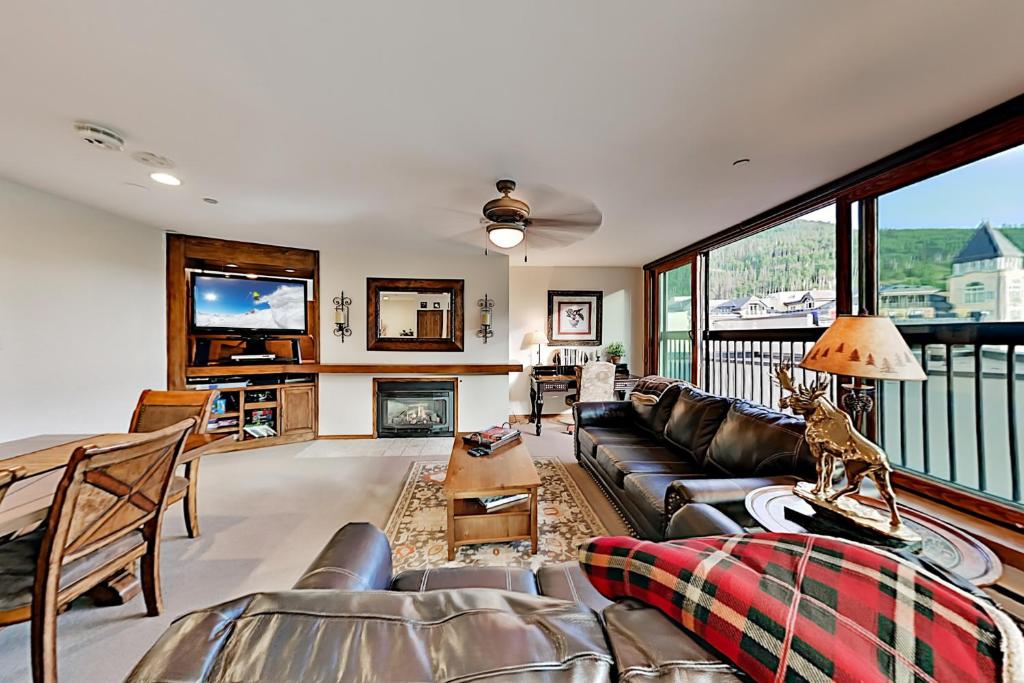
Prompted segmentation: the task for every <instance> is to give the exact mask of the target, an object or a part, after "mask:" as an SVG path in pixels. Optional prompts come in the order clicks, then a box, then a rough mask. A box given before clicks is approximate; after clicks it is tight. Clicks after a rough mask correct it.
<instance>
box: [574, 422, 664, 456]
mask: <svg viewBox="0 0 1024 683" xmlns="http://www.w3.org/2000/svg"><path fill="white" fill-rule="evenodd" d="M576 432H577V434H578V437H577V438H578V439H579V442H580V453H581V454H582V455H585V456H588V457H590V458H593V457H595V456H596V455H597V447H598V446H601V445H603V444H613V443H616V444H626V443H628V444H644V445H651V446H654V445H657V442H656V441H655V440H654V439H652V438H651V437H649V436H646V435H644V434H642V433H641V432H638V431H636V430H635V429H633V428H632V427H577V428H576Z"/></svg>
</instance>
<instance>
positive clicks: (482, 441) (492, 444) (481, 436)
mask: <svg viewBox="0 0 1024 683" xmlns="http://www.w3.org/2000/svg"><path fill="white" fill-rule="evenodd" d="M521 437H522V434H521V433H520V432H519V430H518V429H513V428H512V427H505V426H501V427H491V428H489V429H485V430H483V431H481V432H473V433H472V434H467V435H465V436H463V437H462V441H463V442H464V443H466V444H467V445H469V446H474V447H476V448H483V449H485V450H488V451H490V452H492V453H493V452H494V451H496V450H497V449H499V448H501V447H502V446H505V445H507V444H510V443H512V442H514V441H518V440H519V439H520V438H521Z"/></svg>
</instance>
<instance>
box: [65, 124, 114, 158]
mask: <svg viewBox="0 0 1024 683" xmlns="http://www.w3.org/2000/svg"><path fill="white" fill-rule="evenodd" d="M75 133H77V134H78V137H80V138H82V139H83V140H85V141H86V142H88V143H89V144H90V145H92V146H93V147H99V148H100V149H109V150H111V151H113V152H120V151H121V150H122V149H123V148H124V137H122V136H121V134H120V133H118V132H117V131H115V130H113V129H111V128H107V127H106V126H102V125H100V124H98V123H89V122H88V121H76V122H75Z"/></svg>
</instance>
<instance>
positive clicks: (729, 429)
mask: <svg viewBox="0 0 1024 683" xmlns="http://www.w3.org/2000/svg"><path fill="white" fill-rule="evenodd" d="M575 410H576V415H577V422H576V425H577V429H576V432H577V440H576V457H577V459H578V460H579V462H580V465H582V466H583V468H584V469H586V470H587V471H588V472H590V474H591V475H592V476H593V477H594V479H595V480H596V481H597V482H598V484H600V485H601V487H602V488H603V489H604V491H605V493H607V495H608V497H609V498H610V499H611V500H612V501H613V502H614V503H615V504H616V505H617V506H618V508H619V509H620V511H621V512H622V515H623V517H625V518H626V521H627V522H629V524H630V525H631V526H632V527H633V528H634V529H635V530H636V531H637V532H638V533H639V534H640V535H641V536H642V537H643V538H648V539H652V540H662V539H664V538H666V536H665V534H666V532H667V529H668V528H669V527H670V526H671V528H672V529H675V530H679V529H684V528H685V527H684V526H680V525H670V524H669V522H670V520H671V518H672V516H673V514H675V512H676V511H677V510H679V509H680V508H681V507H683V506H685V505H687V504H689V503H691V502H707V503H709V504H711V505H714V506H716V507H718V508H719V509H720V510H721V511H722V512H725V513H726V514H727V515H728V516H729V517H731V518H732V520H733V522H735V523H737V524H739V525H741V526H750V525H752V523H753V522H752V520H751V519H750V516H749V515H748V514H747V513H746V510H745V508H744V505H743V501H744V498H745V497H746V494H747V493H749V492H750V490H752V489H751V488H750V487H749V485H748V482H744V481H741V480H742V479H748V480H749V483H754V482H755V480H756V479H763V478H765V477H771V476H775V475H790V476H792V477H798V478H800V479H805V480H812V479H814V477H815V469H814V459H813V457H812V456H811V453H810V449H809V448H808V447H807V444H806V441H805V440H804V421H803V419H801V418H798V417H793V416H791V415H786V414H783V413H779V412H776V411H774V410H770V409H769V408H765V407H763V406H759V405H755V404H752V403H749V402H746V401H740V400H735V399H729V398H724V397H721V396H715V395H713V394H708V393H706V392H703V391H700V390H699V389H696V388H694V387H692V386H688V385H682V384H681V385H675V386H673V387H671V388H670V389H669V390H667V391H665V392H664V393H663V394H662V397H661V400H660V401H659V402H658V404H657V405H656V406H644V405H643V404H642V403H638V402H637V401H620V402H618V403H616V402H607V401H605V402H599V403H586V402H582V403H578V404H577V405H576V406H575ZM662 417H663V418H664V428H663V431H662V432H661V433H660V434H653V433H652V432H651V431H650V430H651V429H653V428H655V427H656V426H657V425H658V424H660V420H661V419H662ZM674 480H683V481H686V482H687V483H688V484H692V485H693V486H694V490H699V487H700V485H699V484H697V483H696V482H701V481H707V482H711V483H710V484H709V485H708V486H709V490H714V491H718V492H721V493H725V492H726V491H728V492H729V493H728V494H727V495H724V496H721V497H719V498H717V499H711V498H714V496H712V497H711V498H709V499H707V500H704V499H703V498H702V499H701V500H690V499H689V498H687V497H686V496H685V495H682V494H683V493H684V489H680V490H679V491H677V492H676V494H675V495H673V491H674V489H670V488H669V484H671V483H672V481H674ZM786 481H792V479H786ZM717 482H722V483H721V484H718V483H717ZM758 485H764V484H760V483H758ZM666 495H667V496H668V498H667V499H666ZM668 538H671V536H669V537H668Z"/></svg>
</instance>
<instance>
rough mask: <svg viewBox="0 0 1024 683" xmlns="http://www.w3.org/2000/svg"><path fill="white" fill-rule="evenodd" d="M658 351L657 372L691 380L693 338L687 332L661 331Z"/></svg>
mask: <svg viewBox="0 0 1024 683" xmlns="http://www.w3.org/2000/svg"><path fill="white" fill-rule="evenodd" d="M659 343H660V347H659V351H658V359H659V364H660V365H661V367H660V368H658V374H660V375H662V376H664V377H671V378H673V379H684V380H686V381H691V380H692V376H693V338H692V336H691V334H690V333H689V332H662V333H661V337H660V342H659Z"/></svg>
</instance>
